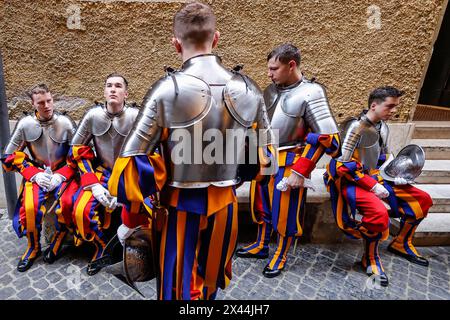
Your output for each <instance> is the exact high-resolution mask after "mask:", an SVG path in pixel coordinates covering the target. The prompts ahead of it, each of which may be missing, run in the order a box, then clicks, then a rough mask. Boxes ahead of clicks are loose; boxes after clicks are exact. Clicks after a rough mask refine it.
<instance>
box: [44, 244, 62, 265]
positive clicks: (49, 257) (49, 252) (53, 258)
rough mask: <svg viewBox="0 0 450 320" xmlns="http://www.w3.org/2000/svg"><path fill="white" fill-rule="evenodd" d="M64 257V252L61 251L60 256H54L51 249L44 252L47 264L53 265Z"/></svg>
mask: <svg viewBox="0 0 450 320" xmlns="http://www.w3.org/2000/svg"><path fill="white" fill-rule="evenodd" d="M62 255H63V252H62V250H59V252H58V254H54V253H53V251H52V250H51V249H50V247H48V248H47V249H45V251H44V257H43V260H44V262H45V263H48V264H52V263H53V262H55V261H56V260H58V259H59V258H61V256H62Z"/></svg>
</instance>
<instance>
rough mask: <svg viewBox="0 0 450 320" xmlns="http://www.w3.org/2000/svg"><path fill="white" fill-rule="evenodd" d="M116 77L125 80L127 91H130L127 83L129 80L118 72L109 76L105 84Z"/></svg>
mask: <svg viewBox="0 0 450 320" xmlns="http://www.w3.org/2000/svg"><path fill="white" fill-rule="evenodd" d="M114 77H119V78H122V79H123V83H125V89H128V81H127V79H126V78H125V77H124V76H123V75H121V74H120V73H117V72H113V73H110V74H108V75H107V76H106V79H105V84H106V81H108V79H109V78H114Z"/></svg>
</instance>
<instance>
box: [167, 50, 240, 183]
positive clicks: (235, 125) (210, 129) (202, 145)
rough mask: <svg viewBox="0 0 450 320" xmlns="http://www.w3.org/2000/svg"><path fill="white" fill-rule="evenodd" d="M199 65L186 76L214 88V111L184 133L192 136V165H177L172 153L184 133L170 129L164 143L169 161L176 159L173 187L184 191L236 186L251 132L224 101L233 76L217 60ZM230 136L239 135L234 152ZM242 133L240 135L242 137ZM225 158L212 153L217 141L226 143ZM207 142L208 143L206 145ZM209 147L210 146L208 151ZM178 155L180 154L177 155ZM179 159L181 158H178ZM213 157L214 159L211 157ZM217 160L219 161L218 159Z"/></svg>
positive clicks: (210, 58) (198, 60) (200, 60)
mask: <svg viewBox="0 0 450 320" xmlns="http://www.w3.org/2000/svg"><path fill="white" fill-rule="evenodd" d="M194 59H195V61H192V63H189V64H188V65H187V66H186V65H185V66H184V68H183V70H182V71H183V73H186V74H188V75H192V76H195V77H197V78H200V79H201V80H203V81H204V82H205V83H206V84H207V85H208V86H209V88H210V92H211V108H210V110H209V112H208V113H207V115H206V116H205V117H204V118H202V119H201V120H200V121H198V122H196V123H194V124H191V125H190V126H187V127H185V128H183V129H181V130H184V131H185V132H189V137H190V145H191V146H192V147H191V148H190V150H189V149H188V148H186V149H184V151H186V150H188V151H187V152H188V153H189V152H190V155H189V156H187V157H186V158H185V159H190V163H186V162H187V161H184V162H183V163H182V164H180V163H178V164H176V163H174V161H173V160H174V159H173V158H172V153H173V151H174V150H177V149H176V148H177V145H178V146H179V143H181V142H180V138H179V135H180V133H183V131H180V129H170V134H169V138H168V139H167V140H166V141H165V142H164V143H163V152H164V157H165V159H172V161H171V163H170V172H169V180H171V182H170V184H171V185H173V186H176V187H181V188H198V187H206V186H208V185H210V184H214V185H217V186H227V185H234V184H236V182H237V181H236V180H235V179H236V174H237V168H238V165H239V160H238V159H243V156H244V154H243V152H244V145H245V134H246V132H247V128H246V127H245V126H243V124H242V123H240V122H238V121H236V119H235V118H234V117H233V115H232V114H231V113H230V111H229V109H228V108H227V105H226V103H225V100H224V90H225V88H226V86H227V83H228V82H229V81H230V79H231V78H232V77H233V73H231V72H230V71H228V70H226V69H225V68H224V67H223V66H222V65H221V64H220V63H219V62H218V61H217V59H218V58H217V57H216V56H204V57H198V58H194ZM227 133H228V134H230V133H236V135H235V140H234V141H235V144H234V150H232V144H230V143H228V144H227V140H229V141H231V139H227V138H226V137H227ZM238 133H240V134H238ZM222 138H223V140H222V141H221V143H219V144H221V147H222V150H223V154H221V153H220V152H219V150H217V151H216V152H217V153H215V152H214V151H212V152H210V151H211V145H212V143H214V141H215V139H222ZM204 140H206V141H204ZM208 146H210V147H209V148H208ZM174 154H177V153H176V152H175V153H174ZM178 155H179V154H178ZM208 156H212V157H208ZM216 156H217V157H216Z"/></svg>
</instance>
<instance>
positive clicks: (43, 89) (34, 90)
mask: <svg viewBox="0 0 450 320" xmlns="http://www.w3.org/2000/svg"><path fill="white" fill-rule="evenodd" d="M47 92H50V89H49V88H48V86H47V85H46V84H45V83H39V84H36V85H34V86H33V87H31V89H30V90H29V91H28V96H29V97H30V99H31V100H33V95H35V94H45V93H47Z"/></svg>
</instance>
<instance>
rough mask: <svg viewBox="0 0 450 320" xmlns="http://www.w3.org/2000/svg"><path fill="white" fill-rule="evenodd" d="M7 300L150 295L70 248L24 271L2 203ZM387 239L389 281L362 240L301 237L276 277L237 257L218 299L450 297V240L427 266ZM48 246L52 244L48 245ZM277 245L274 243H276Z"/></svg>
mask: <svg viewBox="0 0 450 320" xmlns="http://www.w3.org/2000/svg"><path fill="white" fill-rule="evenodd" d="M2 213H3V217H1V218H0V247H1V249H0V300H4V299H22V300H29V299H32V300H42V299H44V300H48V299H52V300H53V299H63V300H67V299H69V300H70V299H77V300H80V299H82V300H84V299H87V300H119V299H120V300H140V299H144V298H142V297H141V296H140V295H138V294H137V293H136V292H134V291H133V290H132V289H131V288H129V287H128V286H126V285H125V284H122V282H120V281H119V280H117V279H116V278H114V277H113V276H111V275H109V274H107V273H105V272H104V271H101V272H100V273H98V274H97V275H95V276H92V277H89V276H87V275H86V273H85V271H86V270H85V268H86V264H87V262H88V261H89V255H90V254H86V253H85V252H83V251H82V250H80V249H73V250H70V251H69V252H68V253H67V254H66V255H65V256H64V257H62V258H61V259H60V260H58V261H56V262H55V263H54V264H52V265H47V264H44V263H43V261H42V257H40V258H38V259H37V260H36V261H35V263H34V265H33V267H32V268H31V269H30V270H28V271H27V272H25V273H19V272H17V270H16V265H17V261H18V259H19V257H20V255H21V254H22V253H23V252H24V250H25V247H26V240H25V239H20V240H18V239H17V237H16V235H15V233H14V231H13V230H12V227H11V222H10V220H9V219H8V218H7V215H6V213H5V211H4V210H1V209H0V215H1V214H2ZM387 243H388V242H385V243H383V244H382V245H381V248H380V252H381V254H382V258H383V263H384V267H385V269H386V272H387V274H388V276H389V281H390V285H389V287H388V288H379V287H377V286H373V285H371V282H370V281H368V277H367V276H366V275H365V273H363V272H362V271H361V270H360V267H359V266H358V265H357V264H356V262H357V261H358V260H359V259H360V256H361V253H362V247H361V245H360V244H359V243H357V242H355V243H354V244H353V243H346V244H337V245H315V244H302V245H299V246H297V249H296V251H295V253H293V250H292V249H291V253H290V254H289V257H288V262H287V266H286V269H285V271H284V272H283V273H282V274H281V275H280V276H279V277H277V278H273V279H267V278H265V277H263V275H262V273H261V272H262V270H263V268H264V266H265V264H266V263H267V261H265V260H256V259H240V258H236V259H234V262H233V279H232V281H231V283H230V286H229V287H228V288H227V289H226V290H225V291H220V292H219V294H218V296H217V298H218V299H225V300H254V299H258V300H268V299H270V300H372V299H375V300H381V299H383V300H385V299H387V300H407V299H414V300H416V299H417V300H424V299H428V300H436V299H437V300H447V299H450V270H449V265H450V247H428V248H419V251H420V252H421V253H422V254H423V255H424V256H425V257H427V258H429V260H430V266H429V267H428V268H424V267H421V266H416V265H413V264H410V263H409V262H408V261H406V260H404V259H402V258H398V257H396V256H393V255H392V254H390V253H389V252H387V250H386V246H387ZM44 249H45V248H44ZM271 249H272V250H273V246H272V247H271ZM138 287H139V288H140V289H141V291H142V293H143V294H144V295H145V296H146V298H145V299H155V297H156V291H155V281H154V280H153V281H150V282H147V283H139V284H138Z"/></svg>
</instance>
